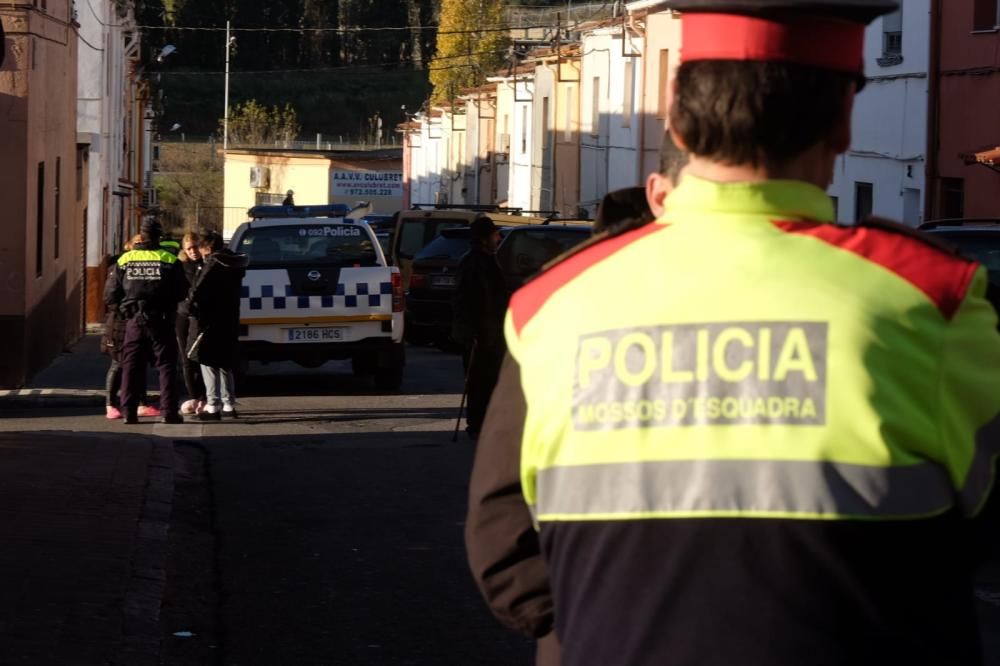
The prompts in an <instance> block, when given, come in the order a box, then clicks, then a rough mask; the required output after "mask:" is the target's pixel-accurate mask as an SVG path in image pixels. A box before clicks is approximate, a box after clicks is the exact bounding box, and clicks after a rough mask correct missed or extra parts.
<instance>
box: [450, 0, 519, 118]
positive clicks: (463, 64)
mask: <svg viewBox="0 0 1000 666" xmlns="http://www.w3.org/2000/svg"><path fill="white" fill-rule="evenodd" d="M505 9H506V3H505V2H504V1H503V0H442V3H441V21H440V24H439V26H438V31H439V34H438V40H437V53H436V55H435V56H434V60H432V61H431V73H430V80H431V84H432V85H433V86H434V93H433V96H432V100H433V101H435V102H440V101H444V100H448V99H451V98H453V97H455V95H457V94H458V93H459V92H460V91H461V90H462V89H463V88H471V87H473V86H477V85H480V84H482V83H483V82H484V81H485V80H486V77H487V76H490V75H491V74H493V73H495V72H496V71H497V69H499V68H500V67H501V66H502V65H503V63H504V62H505V56H506V52H507V48H508V47H509V45H510V36H509V34H508V33H507V32H506V31H503V30H499V29H498V28H500V27H501V26H503V25H504V23H505V18H504V10H505ZM441 33H449V34H441Z"/></svg>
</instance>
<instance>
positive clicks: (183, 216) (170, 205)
mask: <svg viewBox="0 0 1000 666" xmlns="http://www.w3.org/2000/svg"><path fill="white" fill-rule="evenodd" d="M153 185H154V187H155V188H156V193H157V200H158V201H159V206H160V211H161V215H162V221H163V226H164V228H165V229H167V231H168V232H171V233H175V234H176V233H179V232H183V231H185V230H188V229H198V228H201V227H204V226H215V227H218V228H219V229H221V228H222V225H221V218H220V219H219V221H218V223H216V221H215V220H214V218H212V217H211V216H214V217H216V218H219V217H220V215H221V209H222V190H223V173H222V158H221V157H220V156H219V155H218V153H217V152H216V146H215V145H214V144H213V143H162V144H160V164H159V172H157V173H156V176H155V180H154V183H153Z"/></svg>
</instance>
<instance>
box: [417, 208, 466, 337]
mask: <svg viewBox="0 0 1000 666" xmlns="http://www.w3.org/2000/svg"><path fill="white" fill-rule="evenodd" d="M468 251H469V227H456V228H451V229H449V228H445V229H441V231H440V233H439V235H438V236H436V237H435V238H434V240H432V241H431V242H430V243H428V244H427V245H426V246H424V248H423V249H422V250H420V251H419V252H417V253H416V254H415V255H414V256H413V263H412V272H411V273H410V289H409V291H408V292H407V294H406V325H405V328H404V330H405V331H406V339H407V340H408V341H409V342H410V343H411V344H418V345H419V344H427V343H436V344H439V345H443V344H446V343H447V342H448V339H449V336H450V334H451V322H452V320H453V319H454V317H455V313H454V307H453V305H452V301H453V300H454V298H455V287H456V284H457V283H456V280H457V278H458V262H459V261H460V260H461V259H462V255H464V254H465V253H466V252H468Z"/></svg>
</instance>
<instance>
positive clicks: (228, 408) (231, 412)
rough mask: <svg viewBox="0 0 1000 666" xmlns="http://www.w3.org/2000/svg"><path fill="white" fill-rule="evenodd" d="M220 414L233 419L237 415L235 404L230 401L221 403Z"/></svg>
mask: <svg viewBox="0 0 1000 666" xmlns="http://www.w3.org/2000/svg"><path fill="white" fill-rule="evenodd" d="M222 415H223V416H226V417H229V418H233V419H235V418H236V417H237V414H236V405H235V404H234V403H232V402H226V403H223V405H222Z"/></svg>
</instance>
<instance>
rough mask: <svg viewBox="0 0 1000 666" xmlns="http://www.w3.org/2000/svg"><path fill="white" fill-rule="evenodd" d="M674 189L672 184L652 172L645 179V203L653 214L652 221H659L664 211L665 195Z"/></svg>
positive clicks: (667, 179)
mask: <svg viewBox="0 0 1000 666" xmlns="http://www.w3.org/2000/svg"><path fill="white" fill-rule="evenodd" d="M673 189H674V184H673V183H672V182H670V179H669V178H668V177H666V176H664V175H663V174H662V173H659V172H654V173H651V174H649V177H648V178H646V203H648V204H649V210H650V212H652V213H653V219H657V220H658V219H660V217H662V216H663V213H664V211H665V210H666V200H667V195H669V194H670V192H671V191H673Z"/></svg>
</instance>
